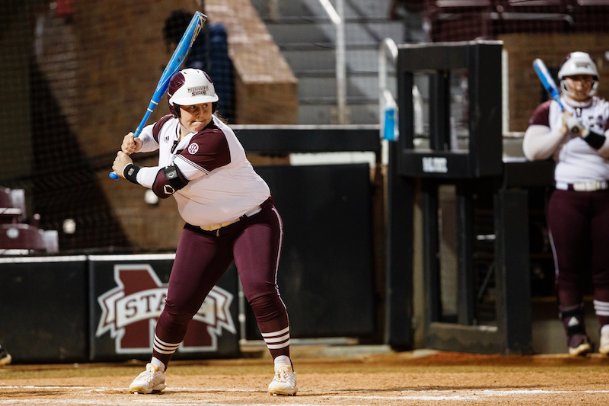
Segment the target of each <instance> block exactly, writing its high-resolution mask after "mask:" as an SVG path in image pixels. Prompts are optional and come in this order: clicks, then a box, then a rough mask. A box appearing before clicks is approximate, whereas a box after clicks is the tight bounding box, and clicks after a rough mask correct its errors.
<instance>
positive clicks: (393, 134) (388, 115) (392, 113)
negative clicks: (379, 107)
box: [383, 102, 398, 141]
mask: <svg viewBox="0 0 609 406" xmlns="http://www.w3.org/2000/svg"><path fill="white" fill-rule="evenodd" d="M397 118H398V109H397V107H396V105H395V102H394V103H387V104H386V105H385V108H384V109H383V139H384V140H387V141H397V139H398V126H397Z"/></svg>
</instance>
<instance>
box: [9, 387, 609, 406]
mask: <svg viewBox="0 0 609 406" xmlns="http://www.w3.org/2000/svg"><path fill="white" fill-rule="evenodd" d="M11 389H12V390H31V391H33V392H34V393H35V392H41V391H49V390H62V391H65V392H74V394H77V393H78V392H85V393H107V392H113V393H108V395H121V396H127V397H129V400H128V401H127V400H125V401H124V403H120V401H119V400H117V399H116V398H110V399H79V398H72V399H64V398H59V399H40V397H35V398H31V399H28V398H23V397H19V398H13V399H11V398H7V397H5V396H9V397H10V396H11V394H10V393H4V394H3V393H2V391H3V390H11ZM363 391H365V390H362V392H363ZM369 391H370V392H372V391H373V390H369ZM116 392H121V393H118V394H117V393H116ZM172 392H176V393H178V392H180V393H183V392H187V393H263V391H262V390H258V389H238V388H209V387H205V388H193V387H189V388H183V387H172V388H171V389H169V390H167V391H166V393H165V394H164V395H161V396H157V395H133V394H130V393H129V392H128V389H127V388H110V387H91V386H53V385H44V386H43V385H0V405H13V404H47V405H57V404H73V405H121V404H125V405H128V404H165V405H172V406H181V405H185V406H186V405H193V404H201V403H213V404H215V405H222V404H221V403H218V402H217V401H211V400H210V401H206V400H205V399H192V400H189V399H171V394H172ZM311 392H312V391H307V392H303V393H306V394H307V396H311V395H312V393H311ZM398 393H399V395H386V396H380V395H340V394H329V393H323V391H320V393H319V394H318V395H317V396H319V397H320V398H324V399H325V400H329V401H331V400H332V399H335V400H339V399H343V400H344V399H352V400H358V401H365V400H369V401H372V400H386V401H430V402H437V401H463V402H468V401H476V400H489V399H491V398H501V397H511V396H529V397H538V396H545V395H566V394H578V395H583V394H587V395H598V394H607V393H609V390H602V389H599V390H552V389H513V390H505V389H501V390H500V389H481V390H475V389H461V390H460V389H452V390H425V389H421V390H420V391H415V390H409V391H398ZM313 396H315V395H314V394H313ZM301 399H302V398H301ZM291 400H293V401H294V403H292V404H299V405H306V403H300V402H298V400H299V398H298V396H296V397H294V398H291ZM303 400H304V399H303ZM227 405H228V404H227ZM252 405H255V404H252ZM260 405H263V404H260Z"/></svg>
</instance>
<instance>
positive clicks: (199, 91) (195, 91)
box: [186, 86, 209, 97]
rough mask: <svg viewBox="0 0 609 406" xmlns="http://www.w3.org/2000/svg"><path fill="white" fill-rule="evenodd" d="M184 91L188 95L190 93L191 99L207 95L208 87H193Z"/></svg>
mask: <svg viewBox="0 0 609 406" xmlns="http://www.w3.org/2000/svg"><path fill="white" fill-rule="evenodd" d="M186 90H187V91H188V93H190V96H191V97H195V96H200V95H204V96H206V95H207V94H208V93H209V87H208V86H194V87H189V88H188V89H186Z"/></svg>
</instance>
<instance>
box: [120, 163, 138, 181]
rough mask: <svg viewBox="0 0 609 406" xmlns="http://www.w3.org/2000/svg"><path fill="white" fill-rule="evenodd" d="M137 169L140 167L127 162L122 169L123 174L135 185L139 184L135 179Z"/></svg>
mask: <svg viewBox="0 0 609 406" xmlns="http://www.w3.org/2000/svg"><path fill="white" fill-rule="evenodd" d="M139 171H140V167H139V166H135V165H133V164H127V166H125V169H123V176H124V177H125V179H127V180H128V181H129V182H131V183H135V184H136V185H139V183H138V181H137V173H138V172H139Z"/></svg>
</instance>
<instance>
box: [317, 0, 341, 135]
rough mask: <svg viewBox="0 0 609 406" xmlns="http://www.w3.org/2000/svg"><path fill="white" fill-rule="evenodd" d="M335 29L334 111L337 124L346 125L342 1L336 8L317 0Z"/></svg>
mask: <svg viewBox="0 0 609 406" xmlns="http://www.w3.org/2000/svg"><path fill="white" fill-rule="evenodd" d="M319 2H320V3H321V5H322V7H323V8H324V10H325V11H326V13H327V14H328V16H329V17H330V21H332V24H334V26H335V27H336V50H335V53H336V58H335V59H336V109H337V121H338V124H347V64H346V45H345V19H344V12H345V8H344V0H336V8H334V7H333V6H332V4H331V3H330V0H319Z"/></svg>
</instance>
